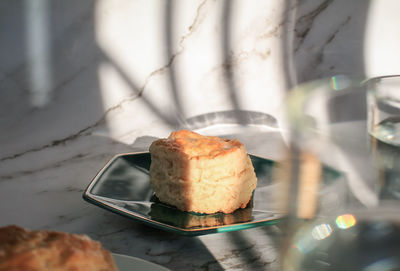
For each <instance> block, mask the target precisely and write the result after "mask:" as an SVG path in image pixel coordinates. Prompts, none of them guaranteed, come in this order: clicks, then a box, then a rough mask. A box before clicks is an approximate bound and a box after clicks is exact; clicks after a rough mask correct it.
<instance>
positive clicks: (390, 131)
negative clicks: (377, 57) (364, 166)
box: [366, 75, 400, 199]
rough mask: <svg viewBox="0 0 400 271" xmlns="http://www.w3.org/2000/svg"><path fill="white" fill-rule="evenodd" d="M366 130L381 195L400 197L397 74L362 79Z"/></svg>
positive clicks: (399, 123) (383, 197) (389, 197)
mask: <svg viewBox="0 0 400 271" xmlns="http://www.w3.org/2000/svg"><path fill="white" fill-rule="evenodd" d="M366 86H367V92H368V132H369V133H370V135H371V141H372V146H373V151H374V155H375V158H376V162H377V165H378V168H379V183H380V197H381V199H400V76H396V75H394V76H383V77H376V78H372V79H370V80H368V81H367V82H366Z"/></svg>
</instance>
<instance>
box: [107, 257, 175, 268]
mask: <svg viewBox="0 0 400 271" xmlns="http://www.w3.org/2000/svg"><path fill="white" fill-rule="evenodd" d="M112 255H113V257H114V260H115V264H116V265H117V267H118V270H119V271H132V270H146V271H169V269H167V268H165V267H162V266H160V265H157V264H155V263H151V262H148V261H145V260H142V259H139V258H135V257H130V256H126V255H120V254H114V253H113V254H112Z"/></svg>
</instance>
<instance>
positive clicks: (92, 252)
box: [0, 225, 118, 271]
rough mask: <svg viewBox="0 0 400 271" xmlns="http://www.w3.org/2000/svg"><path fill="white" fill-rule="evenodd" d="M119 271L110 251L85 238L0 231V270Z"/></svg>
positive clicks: (12, 228)
mask: <svg viewBox="0 0 400 271" xmlns="http://www.w3.org/2000/svg"><path fill="white" fill-rule="evenodd" d="M5 270H10V271H19V270H21V271H22V270H26V271H36V270H45V271H47V270H49V271H50V270H52V271H67V270H68V271H84V270H85V271H92V270H93V271H94V270H97V271H103V270H104V271H106V270H107V271H109V270H110V271H117V270H118V269H117V267H116V265H115V263H114V259H113V257H112V255H111V253H110V252H108V251H107V250H105V249H104V248H103V247H102V245H101V244H100V243H99V242H97V241H93V240H92V239H90V238H89V237H88V236H86V235H77V234H70V233H64V232H54V231H28V230H26V229H24V228H21V227H18V226H15V225H11V226H7V227H2V228H0V271H5Z"/></svg>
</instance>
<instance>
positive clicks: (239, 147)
mask: <svg viewBox="0 0 400 271" xmlns="http://www.w3.org/2000/svg"><path fill="white" fill-rule="evenodd" d="M150 154H151V165H150V182H151V186H152V188H153V190H154V192H155V194H156V196H157V197H158V199H159V200H160V201H161V202H163V203H167V204H170V205H173V206H175V207H177V208H178V209H180V210H183V211H188V212H197V213H206V214H211V213H216V212H223V213H231V212H233V211H235V210H236V209H238V208H245V207H246V206H247V204H248V203H249V201H250V199H251V197H252V193H253V191H254V189H255V188H256V186H257V178H256V175H255V173H254V168H253V165H252V163H251V160H250V157H249V156H248V154H247V152H246V149H245V147H244V145H243V144H242V143H241V142H239V141H238V140H236V139H234V140H229V139H222V138H219V137H215V136H202V135H199V134H197V133H194V132H191V131H188V130H180V131H176V132H172V133H171V135H170V136H169V137H168V138H166V139H158V140H156V141H154V142H153V143H152V144H151V146H150Z"/></svg>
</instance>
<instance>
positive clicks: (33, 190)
mask: <svg viewBox="0 0 400 271" xmlns="http://www.w3.org/2000/svg"><path fill="white" fill-rule="evenodd" d="M96 129H99V130H101V127H97V128H96ZM96 129H95V128H92V129H90V130H88V131H86V132H85V134H82V135H76V136H71V137H69V138H67V139H65V140H64V141H62V142H52V143H49V144H48V145H47V146H43V147H42V148H40V149H33V150H28V151H25V152H22V153H17V154H14V155H11V156H8V157H4V158H2V162H1V165H0V168H1V172H2V175H1V176H0V199H1V205H0V214H1V218H0V225H6V224H17V225H20V226H23V227H26V228H29V229H51V230H60V231H66V232H74V233H82V234H87V235H89V236H90V237H91V238H93V239H95V240H99V241H100V242H101V243H102V244H103V245H104V246H105V247H106V248H107V249H109V250H111V251H112V252H113V253H119V254H125V255H131V256H135V257H139V258H142V259H145V260H148V261H151V262H154V263H158V264H161V265H163V266H165V267H168V268H170V269H171V270H226V269H229V270H234V269H238V270H240V269H246V270H266V269H267V270H277V268H278V264H279V263H278V256H279V255H278V250H277V248H278V246H279V238H280V235H281V231H280V229H279V227H277V226H267V227H259V228H253V229H249V230H242V231H237V232H230V233H218V234H210V235H204V236H198V237H186V236H181V235H178V234H173V233H170V232H164V231H162V230H158V229H155V228H151V227H149V226H146V225H143V224H141V223H139V222H137V221H133V220H130V219H128V218H125V217H121V216H119V215H117V214H114V213H111V212H109V211H106V210H103V209H101V208H98V207H97V206H94V205H91V204H89V203H87V202H86V201H84V200H83V199H82V193H83V191H84V190H85V189H86V187H87V185H88V184H89V182H90V181H91V179H92V178H93V177H94V176H95V175H96V173H97V172H98V171H99V170H100V169H101V168H102V167H103V166H104V165H105V163H106V162H107V161H108V160H109V159H110V158H111V157H112V156H113V155H114V154H117V153H124V152H132V151H143V150H147V149H148V146H149V144H150V142H151V141H152V140H154V137H150V136H143V137H139V138H137V140H136V141H135V142H134V143H133V144H131V145H126V144H122V143H121V142H118V141H115V140H112V139H110V138H107V137H104V136H101V135H99V134H97V133H96V131H97V130H96ZM211 129H215V127H214V128H211ZM247 129H248V131H247V133H246V134H245V135H243V134H242V135H239V137H240V136H241V137H242V139H241V140H243V141H244V143H245V144H246V145H247V147H248V151H249V152H251V153H254V154H258V155H261V154H263V153H264V154H265V153H266V152H267V153H269V154H270V155H271V157H270V158H273V155H274V153H275V155H276V156H278V155H279V153H282V150H281V149H279V145H278V144H275V143H276V142H278V141H277V140H280V138H279V137H280V136H279V132H278V131H277V130H274V129H264V130H261V128H254V127H251V128H247ZM214 131H215V130H214ZM224 131H225V132H226V131H227V130H226V128H225V129H224ZM236 131H237V129H236ZM203 132H206V133H207V132H208V133H212V131H210V130H209V131H205V130H203ZM234 136H236V137H237V136H238V134H236V135H234ZM265 139H268V141H267V142H269V144H262V142H263V141H265ZM274 142H275V143H274Z"/></svg>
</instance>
